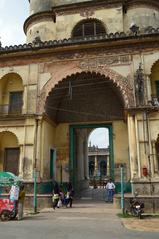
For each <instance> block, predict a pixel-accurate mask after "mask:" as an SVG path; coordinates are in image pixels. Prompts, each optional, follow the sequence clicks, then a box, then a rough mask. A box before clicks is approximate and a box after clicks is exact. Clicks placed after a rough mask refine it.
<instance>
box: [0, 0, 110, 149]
mask: <svg viewBox="0 0 159 239" xmlns="http://www.w3.org/2000/svg"><path fill="white" fill-rule="evenodd" d="M28 16H29V3H28V0H0V41H1V43H2V47H4V46H10V45H19V44H24V43H25V40H26V36H25V34H24V31H23V24H24V21H25V20H26V18H27V17H28ZM89 141H91V144H92V145H97V146H98V147H99V148H103V147H108V141H109V140H108V132H107V131H106V129H104V128H99V129H96V130H94V131H93V132H92V134H91V135H90V137H89Z"/></svg>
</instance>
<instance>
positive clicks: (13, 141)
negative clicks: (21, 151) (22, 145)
mask: <svg viewBox="0 0 159 239" xmlns="http://www.w3.org/2000/svg"><path fill="white" fill-rule="evenodd" d="M18 146H19V145H18V140H17V138H16V136H15V135H14V134H12V133H10V132H3V133H0V171H1V170H3V162H4V151H5V148H16V147H18Z"/></svg>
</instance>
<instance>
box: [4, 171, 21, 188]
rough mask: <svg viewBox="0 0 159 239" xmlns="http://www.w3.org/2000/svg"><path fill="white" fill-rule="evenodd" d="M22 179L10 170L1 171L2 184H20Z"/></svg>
mask: <svg viewBox="0 0 159 239" xmlns="http://www.w3.org/2000/svg"><path fill="white" fill-rule="evenodd" d="M20 182H22V180H21V179H20V178H19V177H17V176H15V175H14V174H13V173H10V172H0V186H8V185H13V184H19V183H20Z"/></svg>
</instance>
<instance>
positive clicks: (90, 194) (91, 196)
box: [77, 188, 106, 201]
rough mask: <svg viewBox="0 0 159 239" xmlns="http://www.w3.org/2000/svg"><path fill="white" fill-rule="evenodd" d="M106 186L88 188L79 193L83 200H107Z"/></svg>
mask: <svg viewBox="0 0 159 239" xmlns="http://www.w3.org/2000/svg"><path fill="white" fill-rule="evenodd" d="M105 194H106V189H105V188H96V189H94V188H88V189H85V190H83V191H81V192H80V193H79V197H80V199H82V200H94V201H105ZM77 196H78V195H77Z"/></svg>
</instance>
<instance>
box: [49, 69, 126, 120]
mask: <svg viewBox="0 0 159 239" xmlns="http://www.w3.org/2000/svg"><path fill="white" fill-rule="evenodd" d="M123 109H124V103H123V98H122V95H121V93H120V91H119V89H118V88H117V87H116V85H115V84H114V83H113V82H112V81H111V80H110V79H109V78H106V77H105V76H102V75H100V74H96V73H79V74H76V75H72V76H68V77H67V78H66V79H64V80H63V81H61V82H59V83H58V84H57V85H56V86H55V87H54V88H53V89H52V91H51V92H50V94H49V96H48V98H47V100H46V104H45V112H46V114H47V115H48V116H49V118H50V119H52V120H53V121H55V122H56V123H61V122H93V121H98V122H100V121H109V120H118V119H123V113H124V111H123Z"/></svg>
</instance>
